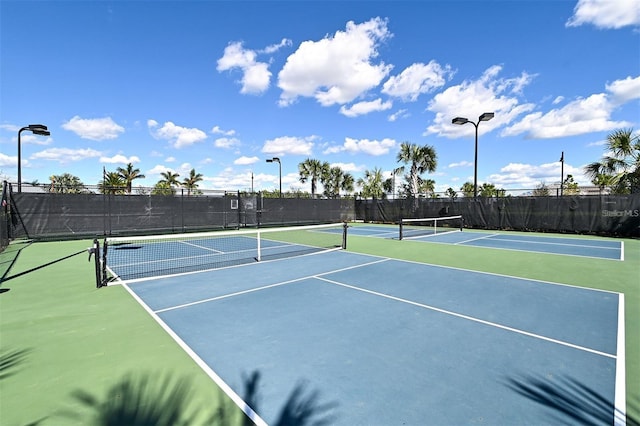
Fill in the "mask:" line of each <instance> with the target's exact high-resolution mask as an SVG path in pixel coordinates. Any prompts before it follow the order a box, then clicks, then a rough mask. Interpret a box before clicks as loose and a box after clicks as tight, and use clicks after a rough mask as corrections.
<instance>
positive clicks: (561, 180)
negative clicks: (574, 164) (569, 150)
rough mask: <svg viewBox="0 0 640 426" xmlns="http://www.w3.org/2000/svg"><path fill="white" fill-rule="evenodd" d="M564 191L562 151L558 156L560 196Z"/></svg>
mask: <svg viewBox="0 0 640 426" xmlns="http://www.w3.org/2000/svg"><path fill="white" fill-rule="evenodd" d="M563 189H564V151H562V154H561V155H560V196H561V197H562V195H563Z"/></svg>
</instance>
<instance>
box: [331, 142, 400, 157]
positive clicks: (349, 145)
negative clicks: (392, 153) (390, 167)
mask: <svg viewBox="0 0 640 426" xmlns="http://www.w3.org/2000/svg"><path fill="white" fill-rule="evenodd" d="M395 146H396V141H395V140H393V139H389V138H385V139H382V140H369V139H353V138H345V140H344V144H343V145H342V146H333V147H329V148H327V149H326V150H325V151H324V152H323V154H336V153H339V152H345V151H346V152H350V153H352V154H355V153H359V152H362V153H364V154H369V155H374V156H378V155H385V154H388V153H389V150H390V149H391V148H395Z"/></svg>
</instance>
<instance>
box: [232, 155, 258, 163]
mask: <svg viewBox="0 0 640 426" xmlns="http://www.w3.org/2000/svg"><path fill="white" fill-rule="evenodd" d="M258 161H260V159H259V158H258V157H255V156H254V157H245V156H244V155H243V156H242V157H239V158H236V159H235V161H234V162H233V164H235V165H238V166H247V165H249V164H255V163H257V162H258Z"/></svg>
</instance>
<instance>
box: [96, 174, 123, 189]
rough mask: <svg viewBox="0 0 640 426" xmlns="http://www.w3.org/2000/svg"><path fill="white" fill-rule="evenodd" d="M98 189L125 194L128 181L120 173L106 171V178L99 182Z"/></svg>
mask: <svg viewBox="0 0 640 426" xmlns="http://www.w3.org/2000/svg"><path fill="white" fill-rule="evenodd" d="M98 190H99V191H100V192H102V193H103V194H124V192H125V190H126V183H125V181H124V179H123V178H122V176H121V175H120V173H118V172H106V173H105V175H104V180H102V181H100V183H98Z"/></svg>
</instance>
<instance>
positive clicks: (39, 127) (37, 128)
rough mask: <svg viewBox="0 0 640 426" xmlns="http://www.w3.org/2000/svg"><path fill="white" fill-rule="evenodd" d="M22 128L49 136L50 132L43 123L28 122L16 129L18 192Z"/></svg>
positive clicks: (20, 175) (20, 170) (20, 190)
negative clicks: (26, 124)
mask: <svg viewBox="0 0 640 426" xmlns="http://www.w3.org/2000/svg"><path fill="white" fill-rule="evenodd" d="M24 130H28V131H30V132H31V133H33V134H34V135H41V136H49V135H50V134H51V132H49V130H47V126H45V125H44V124H29V125H28V126H25V127H23V128H22V129H20V130H18V192H22V158H21V154H22V153H21V143H20V134H21V133H22V132H23V131H24Z"/></svg>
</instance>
